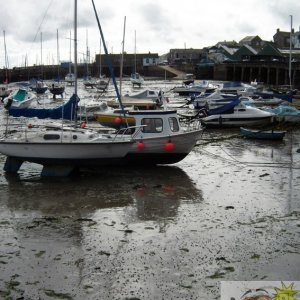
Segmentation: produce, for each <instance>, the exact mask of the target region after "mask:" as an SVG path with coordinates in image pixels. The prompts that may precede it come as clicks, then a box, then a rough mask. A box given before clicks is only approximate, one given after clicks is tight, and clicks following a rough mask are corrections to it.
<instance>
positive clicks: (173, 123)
mask: <svg viewBox="0 0 300 300" xmlns="http://www.w3.org/2000/svg"><path fill="white" fill-rule="evenodd" d="M169 125H170V128H171V130H172V131H173V132H177V131H179V124H178V120H177V119H176V118H174V117H171V118H169Z"/></svg>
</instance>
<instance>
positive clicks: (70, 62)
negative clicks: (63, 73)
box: [69, 31, 72, 74]
mask: <svg viewBox="0 0 300 300" xmlns="http://www.w3.org/2000/svg"><path fill="white" fill-rule="evenodd" d="M71 47H72V37H71V31H70V54H69V55H70V58H69V60H70V61H69V74H71V64H72V57H71Z"/></svg>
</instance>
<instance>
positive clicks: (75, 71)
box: [74, 0, 77, 115]
mask: <svg viewBox="0 0 300 300" xmlns="http://www.w3.org/2000/svg"><path fill="white" fill-rule="evenodd" d="M74 74H75V85H74V93H75V95H77V0H75V6H74ZM75 115H76V114H75Z"/></svg>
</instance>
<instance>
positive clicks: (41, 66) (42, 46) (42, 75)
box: [41, 32, 43, 79]
mask: <svg viewBox="0 0 300 300" xmlns="http://www.w3.org/2000/svg"><path fill="white" fill-rule="evenodd" d="M41 79H43V33H42V32H41Z"/></svg>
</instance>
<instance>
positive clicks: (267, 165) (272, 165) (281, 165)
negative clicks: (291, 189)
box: [200, 149, 300, 170]
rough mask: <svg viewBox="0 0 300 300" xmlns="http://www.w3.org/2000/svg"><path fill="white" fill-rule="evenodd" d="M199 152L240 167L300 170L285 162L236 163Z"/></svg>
mask: <svg viewBox="0 0 300 300" xmlns="http://www.w3.org/2000/svg"><path fill="white" fill-rule="evenodd" d="M201 151H202V152H205V153H206V154H208V155H211V156H214V157H216V158H219V159H222V160H224V161H227V162H231V163H236V164H241V165H245V166H248V167H261V168H262V167H265V168H282V169H293V170H298V169H300V167H292V166H291V164H290V163H289V162H285V163H276V162H274V163H272V162H270V163H266V162H242V161H238V160H236V159H235V160H231V159H228V158H225V157H223V156H221V155H218V154H214V153H212V152H209V151H207V150H204V149H201V150H200V152H201ZM224 152H225V151H224ZM226 154H227V153H226Z"/></svg>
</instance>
